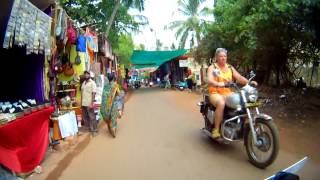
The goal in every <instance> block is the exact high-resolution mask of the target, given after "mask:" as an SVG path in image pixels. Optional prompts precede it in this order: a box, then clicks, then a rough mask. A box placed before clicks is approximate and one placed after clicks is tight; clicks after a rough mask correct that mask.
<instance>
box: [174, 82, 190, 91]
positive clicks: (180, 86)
mask: <svg viewBox="0 0 320 180" xmlns="http://www.w3.org/2000/svg"><path fill="white" fill-rule="evenodd" d="M175 87H176V88H177V89H179V90H180V91H183V90H185V89H188V84H187V82H185V81H178V82H177V83H176V84H175Z"/></svg>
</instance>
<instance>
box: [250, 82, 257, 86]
mask: <svg viewBox="0 0 320 180" xmlns="http://www.w3.org/2000/svg"><path fill="white" fill-rule="evenodd" d="M250 85H251V86H253V87H257V86H258V83H257V82H256V81H251V82H250Z"/></svg>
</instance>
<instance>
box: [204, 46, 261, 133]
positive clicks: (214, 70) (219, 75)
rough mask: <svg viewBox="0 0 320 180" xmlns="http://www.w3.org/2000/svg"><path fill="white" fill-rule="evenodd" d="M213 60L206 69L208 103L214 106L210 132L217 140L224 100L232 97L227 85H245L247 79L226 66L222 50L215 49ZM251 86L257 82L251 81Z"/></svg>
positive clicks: (225, 58)
mask: <svg viewBox="0 0 320 180" xmlns="http://www.w3.org/2000/svg"><path fill="white" fill-rule="evenodd" d="M215 60H216V62H215V63H213V64H212V65H211V66H210V67H209V68H208V74H207V76H208V83H209V93H210V103H211V104H212V105H213V106H215V108H216V110H215V115H214V119H215V127H214V129H213V130H212V137H213V138H215V139H216V138H219V137H220V136H221V135H220V125H221V121H222V120H223V112H224V108H225V102H226V98H227V97H228V96H230V95H232V93H233V91H232V89H231V88H230V87H228V86H229V83H230V82H232V81H233V80H235V81H236V82H237V83H239V84H241V85H246V84H247V83H248V79H246V78H245V77H243V76H241V75H240V73H239V72H238V71H236V70H235V69H234V68H233V67H232V66H231V65H229V64H227V50H226V49H224V48H217V49H216V52H215ZM252 84H253V85H255V86H257V82H255V81H252Z"/></svg>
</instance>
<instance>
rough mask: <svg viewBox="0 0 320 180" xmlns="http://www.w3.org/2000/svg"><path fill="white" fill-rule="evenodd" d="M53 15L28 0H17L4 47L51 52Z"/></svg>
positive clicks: (12, 11) (43, 52) (31, 51)
mask: <svg viewBox="0 0 320 180" xmlns="http://www.w3.org/2000/svg"><path fill="white" fill-rule="evenodd" d="M51 21H52V20H51V17H50V16H48V15H47V14H45V13H44V12H42V11H41V10H40V9H38V8H37V7H36V6H34V5H33V4H32V3H30V2H29V1H28V0H15V1H14V3H13V7H12V10H11V14H10V18H9V21H8V25H7V29H6V35H5V39H4V43H3V48H6V49H8V48H11V47H12V42H14V45H17V46H20V47H23V46H25V47H26V52H27V54H31V53H35V54H38V53H40V54H45V55H50V54H51V38H50V35H51Z"/></svg>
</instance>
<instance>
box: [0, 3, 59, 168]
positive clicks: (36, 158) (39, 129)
mask: <svg viewBox="0 0 320 180" xmlns="http://www.w3.org/2000/svg"><path fill="white" fill-rule="evenodd" d="M39 5H41V6H42V7H43V8H44V9H43V10H44V11H42V10H40V9H39V8H37V7H36V6H35V5H34V4H32V3H30V2H29V1H27V0H11V1H1V2H0V9H1V11H0V14H1V19H0V27H1V28H0V30H1V32H0V42H1V46H2V47H1V48H0V56H1V58H2V61H1V62H0V65H1V71H0V75H1V77H3V78H2V80H3V81H2V82H3V86H2V87H1V89H0V106H1V107H0V122H1V123H0V137H1V139H0V164H1V165H3V166H5V167H6V168H8V169H10V170H12V171H14V172H17V173H23V172H29V171H32V170H33V169H34V168H35V167H36V166H37V165H39V164H40V162H41V161H42V159H43V157H44V155H45V152H46V150H47V147H48V143H49V138H48V135H49V133H48V132H49V117H50V115H51V113H52V112H53V107H51V106H50V103H48V102H47V101H46V98H45V83H44V81H45V75H44V63H45V58H46V57H48V56H50V54H51V41H50V29H51V17H50V13H51V12H50V8H48V9H46V8H47V7H49V5H50V3H49V1H47V2H46V5H47V6H44V4H43V2H41V3H39Z"/></svg>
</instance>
